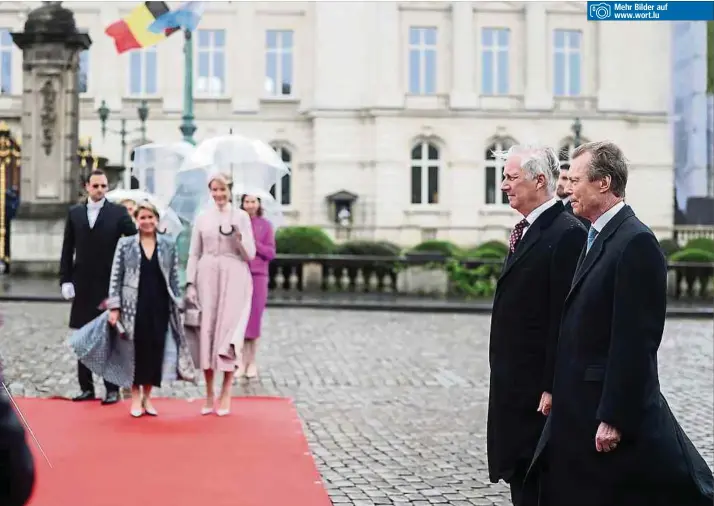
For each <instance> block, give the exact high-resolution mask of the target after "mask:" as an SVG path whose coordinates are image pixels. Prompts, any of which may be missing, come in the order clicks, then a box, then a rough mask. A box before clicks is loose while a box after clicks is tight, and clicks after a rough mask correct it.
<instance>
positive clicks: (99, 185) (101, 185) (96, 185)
mask: <svg viewBox="0 0 714 506" xmlns="http://www.w3.org/2000/svg"><path fill="white" fill-rule="evenodd" d="M106 187H107V185H105V184H96V183H95V184H93V185H92V188H94V189H97V188H106Z"/></svg>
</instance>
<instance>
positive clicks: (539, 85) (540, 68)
mask: <svg viewBox="0 0 714 506" xmlns="http://www.w3.org/2000/svg"><path fill="white" fill-rule="evenodd" d="M547 23H548V13H547V12H546V6H545V4H544V3H542V2H529V3H527V4H526V68H525V70H526V89H525V107H526V109H529V110H540V111H543V110H550V109H552V108H553V90H552V88H551V89H549V86H548V83H549V79H548V76H549V75H550V74H552V71H550V70H548V69H550V68H551V66H550V65H549V64H548V58H549V56H548V55H549V51H551V50H552V49H550V48H552V45H551V44H550V41H549V39H548V37H549V34H548V24H547Z"/></svg>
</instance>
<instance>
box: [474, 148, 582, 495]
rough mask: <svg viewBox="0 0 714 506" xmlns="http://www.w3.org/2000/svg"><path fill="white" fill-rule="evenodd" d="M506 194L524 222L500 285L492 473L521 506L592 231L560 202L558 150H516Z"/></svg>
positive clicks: (509, 158)
mask: <svg viewBox="0 0 714 506" xmlns="http://www.w3.org/2000/svg"><path fill="white" fill-rule="evenodd" d="M499 156H501V157H503V158H505V159H506V164H505V168H504V171H503V175H504V179H503V184H502V186H501V189H502V190H503V191H504V192H505V193H506V195H507V196H508V201H509V203H510V205H511V207H512V208H513V209H515V210H516V211H518V213H520V214H521V216H522V217H523V219H522V220H521V221H520V222H518V224H516V226H515V228H514V230H513V233H512V234H511V237H510V243H509V246H510V252H509V255H508V257H507V259H506V263H505V265H504V268H503V271H502V273H501V277H500V279H499V280H498V285H497V287H496V295H495V299H494V303H493V312H492V317H491V340H490V364H491V384H490V392H489V393H490V395H489V410H488V440H487V443H488V468H489V477H490V479H491V481H492V482H494V483H495V482H498V481H499V480H500V479H502V480H504V481H506V482H508V483H509V484H510V486H511V495H512V497H513V504H514V505H516V506H518V505H520V504H521V500H522V484H523V479H524V477H525V474H526V471H527V470H528V465H529V464H530V461H531V458H532V457H533V453H534V451H535V448H536V444H537V443H538V438H539V436H540V433H541V431H542V429H543V424H544V423H545V415H547V414H548V413H549V411H550V407H551V395H550V392H551V387H552V382H553V363H554V358H555V352H556V345H557V340H558V334H559V331H560V317H561V312H562V308H563V302H564V300H565V297H566V295H567V294H568V291H569V290H570V283H571V281H572V279H573V272H574V271H575V265H576V263H577V260H578V256H579V255H580V251H581V250H582V248H583V245H584V244H585V238H586V236H587V231H586V230H585V228H584V227H583V226H582V225H581V224H580V222H579V221H578V220H577V219H575V217H573V216H572V215H571V214H568V213H566V212H565V208H564V207H563V204H562V203H561V202H560V200H558V199H557V198H555V196H554V193H555V187H556V183H557V179H558V159H557V156H556V154H555V152H554V151H553V150H552V149H550V148H543V147H521V146H516V147H514V148H512V149H511V150H510V151H509V152H508V153H503V154H499Z"/></svg>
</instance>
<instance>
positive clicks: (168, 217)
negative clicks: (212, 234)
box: [106, 189, 184, 238]
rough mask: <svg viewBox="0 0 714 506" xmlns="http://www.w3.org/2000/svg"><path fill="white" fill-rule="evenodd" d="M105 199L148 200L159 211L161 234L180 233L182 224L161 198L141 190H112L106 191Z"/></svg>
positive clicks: (171, 235)
mask: <svg viewBox="0 0 714 506" xmlns="http://www.w3.org/2000/svg"><path fill="white" fill-rule="evenodd" d="M106 197H107V200H109V201H110V202H114V203H115V204H120V203H121V202H123V201H125V200H133V201H134V202H136V203H137V204H138V203H140V202H143V201H148V202H151V204H153V206H154V207H156V209H157V210H158V211H159V216H160V218H159V226H158V230H159V232H160V233H162V234H167V235H169V236H170V237H173V238H176V237H178V235H179V234H180V233H181V231H182V230H183V228H184V225H183V224H182V223H181V220H180V219H179V217H178V215H177V214H176V212H175V211H174V210H173V209H171V207H169V206H168V205H166V204H165V203H164V201H163V200H162V199H160V198H159V197H157V196H156V195H153V194H151V193H149V192H145V191H143V190H124V189H118V190H112V191H110V192H107V195H106Z"/></svg>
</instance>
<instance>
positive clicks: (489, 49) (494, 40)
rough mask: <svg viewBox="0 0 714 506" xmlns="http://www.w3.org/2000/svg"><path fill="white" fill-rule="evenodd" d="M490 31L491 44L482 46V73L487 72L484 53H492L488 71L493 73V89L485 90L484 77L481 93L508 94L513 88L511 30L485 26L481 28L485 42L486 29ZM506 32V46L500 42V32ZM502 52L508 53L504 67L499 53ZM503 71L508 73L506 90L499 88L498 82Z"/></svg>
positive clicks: (488, 94)
mask: <svg viewBox="0 0 714 506" xmlns="http://www.w3.org/2000/svg"><path fill="white" fill-rule="evenodd" d="M487 30H488V31H490V33H491V40H490V43H489V44H482V46H481V73H482V74H486V72H487V71H486V58H484V55H485V54H486V53H491V68H490V69H488V72H490V75H491V79H490V81H491V89H490V90H485V89H483V78H482V79H481V88H482V89H481V94H482V95H487V96H496V95H508V93H509V91H510V88H511V76H510V72H509V70H510V69H509V66H510V58H511V55H510V54H509V51H510V44H511V30H510V29H509V28H499V27H483V28H481V41H482V42H483V36H484V34H485V33H486V31H487ZM501 31H503V32H506V33H507V41H508V42H507V44H506V45H505V46H501V45H500V44H499V43H498V38H499V37H498V35H499V32H501ZM500 53H506V68H505V69H502V68H501V67H500V65H501V63H500V61H501V60H500V59H499V55H500ZM501 72H505V73H506V89H505V91H501V90H499V89H498V83H499V77H500V76H501Z"/></svg>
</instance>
